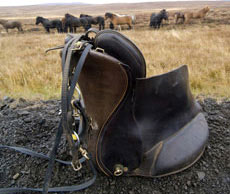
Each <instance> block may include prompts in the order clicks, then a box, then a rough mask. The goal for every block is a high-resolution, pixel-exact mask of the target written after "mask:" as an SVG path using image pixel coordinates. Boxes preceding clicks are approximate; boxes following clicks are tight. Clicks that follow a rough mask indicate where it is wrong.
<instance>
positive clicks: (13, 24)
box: [0, 19, 23, 33]
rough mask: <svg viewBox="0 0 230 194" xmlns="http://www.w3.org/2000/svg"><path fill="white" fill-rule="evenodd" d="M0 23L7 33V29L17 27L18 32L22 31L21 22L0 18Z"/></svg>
mask: <svg viewBox="0 0 230 194" xmlns="http://www.w3.org/2000/svg"><path fill="white" fill-rule="evenodd" d="M0 24H1V25H2V26H3V28H5V30H6V32H7V33H8V29H9V28H10V29H12V28H17V29H18V31H19V32H22V31H23V29H22V24H21V22H19V21H8V20H2V19H0Z"/></svg>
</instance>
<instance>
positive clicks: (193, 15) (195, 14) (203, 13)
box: [184, 6, 210, 24]
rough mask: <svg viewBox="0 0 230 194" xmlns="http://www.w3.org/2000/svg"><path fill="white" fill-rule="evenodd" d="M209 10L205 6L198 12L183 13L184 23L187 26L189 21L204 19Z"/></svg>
mask: <svg viewBox="0 0 230 194" xmlns="http://www.w3.org/2000/svg"><path fill="white" fill-rule="evenodd" d="M209 10H210V8H209V7H208V6H207V7H205V8H203V9H201V10H200V11H198V12H185V13H184V17H185V23H186V24H187V23H188V22H189V21H190V20H191V19H204V17H205V16H206V14H207V13H208V12H209Z"/></svg>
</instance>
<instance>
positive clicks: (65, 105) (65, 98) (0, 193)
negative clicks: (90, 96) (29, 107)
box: [0, 37, 97, 194]
mask: <svg viewBox="0 0 230 194" xmlns="http://www.w3.org/2000/svg"><path fill="white" fill-rule="evenodd" d="M79 39H80V37H75V38H72V39H71V40H70V42H69V44H68V43H67V45H66V46H65V48H64V50H65V52H64V53H63V54H62V68H63V82H62V119H61V121H60V123H59V127H58V131H57V134H56V139H55V143H54V147H53V149H52V152H51V154H50V157H48V156H45V155H43V154H39V153H36V152H33V151H30V150H27V149H25V148H18V147H11V146H1V147H0V148H10V149H14V150H15V151H20V152H22V153H26V154H29V155H32V156H36V157H42V158H44V159H49V165H48V168H47V172H46V176H45V181H44V185H43V189H41V188H5V189H0V194H7V193H13V192H24V191H39V192H43V194H46V193H48V192H63V191H65V192H66V191H78V190H82V189H85V188H87V187H89V186H90V185H92V184H93V183H94V181H95V180H96V176H97V172H96V170H95V168H94V166H93V163H92V161H91V160H89V164H90V167H91V170H92V171H93V174H94V175H93V178H92V179H90V180H89V181H87V182H85V183H83V184H80V185H77V186H67V187H55V188H49V189H48V187H49V183H50V179H51V174H52V169H53V165H54V161H55V160H56V161H61V160H58V159H56V153H57V149H58V145H59V143H60V140H61V136H62V133H63V129H64V130H65V132H66V135H67V140H69V143H70V146H71V148H72V153H73V160H74V159H75V160H78V150H77V149H76V147H75V146H74V142H73V139H72V131H70V128H69V126H68V116H67V115H68V111H69V107H70V101H71V99H72V96H73V93H74V89H75V86H76V83H77V81H78V77H79V75H80V72H81V70H82V67H83V65H84V62H85V59H86V57H87V55H88V52H89V51H90V49H91V48H92V45H91V44H88V45H87V46H86V47H85V49H84V51H83V53H82V55H81V57H80V59H79V61H78V64H77V66H76V68H75V73H74V76H73V80H71V86H70V89H68V83H69V77H68V76H69V70H70V61H71V57H72V50H73V49H74V47H75V43H76V42H77V41H78V40H79ZM66 51H67V57H66V60H65V56H66V54H65V53H66ZM63 58H64V59H63ZM64 61H65V65H64V63H63V62H64ZM83 117H85V115H83ZM80 162H82V160H80ZM64 163H65V164H67V163H68V164H69V162H67V163H66V162H64ZM70 164H71V163H70Z"/></svg>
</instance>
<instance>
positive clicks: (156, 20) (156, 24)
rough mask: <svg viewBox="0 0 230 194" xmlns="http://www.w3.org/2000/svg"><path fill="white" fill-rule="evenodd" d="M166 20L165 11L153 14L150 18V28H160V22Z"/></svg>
mask: <svg viewBox="0 0 230 194" xmlns="http://www.w3.org/2000/svg"><path fill="white" fill-rule="evenodd" d="M163 19H165V20H168V14H167V12H166V10H165V9H163V10H161V11H160V13H158V14H155V13H153V14H152V15H151V17H150V24H149V26H150V27H153V28H160V26H161V22H162V20H163Z"/></svg>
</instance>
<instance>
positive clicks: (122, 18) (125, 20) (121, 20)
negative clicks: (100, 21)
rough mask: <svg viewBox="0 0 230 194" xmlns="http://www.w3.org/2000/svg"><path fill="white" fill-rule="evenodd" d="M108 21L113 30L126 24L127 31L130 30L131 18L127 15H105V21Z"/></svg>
mask: <svg viewBox="0 0 230 194" xmlns="http://www.w3.org/2000/svg"><path fill="white" fill-rule="evenodd" d="M108 19H109V20H110V22H111V23H112V24H113V26H114V28H117V26H118V25H124V24H127V25H128V26H129V29H132V16H129V15H118V14H113V13H108V12H107V13H105V20H108Z"/></svg>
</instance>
